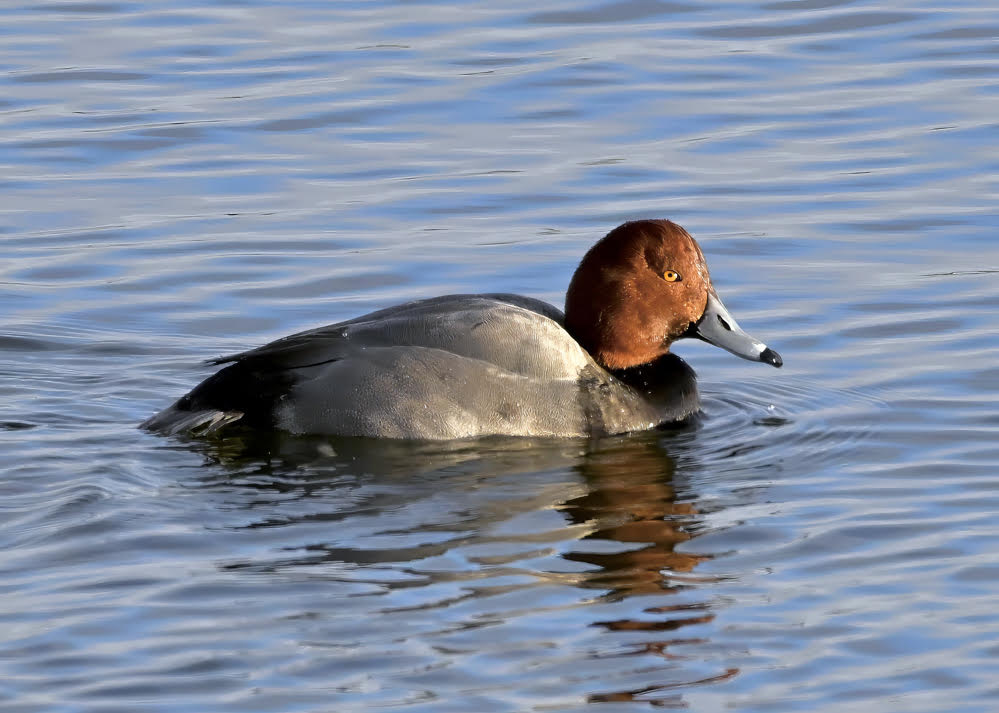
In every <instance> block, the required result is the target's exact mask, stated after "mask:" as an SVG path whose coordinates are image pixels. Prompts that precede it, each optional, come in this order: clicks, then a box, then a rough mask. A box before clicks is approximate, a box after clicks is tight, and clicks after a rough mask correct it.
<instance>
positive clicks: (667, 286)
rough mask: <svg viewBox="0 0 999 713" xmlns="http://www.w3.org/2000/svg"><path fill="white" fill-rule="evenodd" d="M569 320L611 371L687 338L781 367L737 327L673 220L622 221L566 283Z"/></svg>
mask: <svg viewBox="0 0 999 713" xmlns="http://www.w3.org/2000/svg"><path fill="white" fill-rule="evenodd" d="M565 324H566V329H568V331H569V333H570V334H572V336H573V337H574V338H575V339H576V340H577V341H578V342H579V343H580V344H581V345H582V346H583V347H584V348H585V349H586V350H587V351H589V352H590V354H592V355H593V357H594V358H595V359H596V360H597V361H598V362H599V363H600V364H602V365H603V366H604V367H606V368H608V369H626V368H629V367H633V366H638V365H640V364H646V363H648V362H651V361H653V360H655V359H658V358H659V357H661V356H663V355H664V354H666V353H667V352H669V347H670V344H671V343H673V342H674V341H676V340H677V339H682V338H684V337H697V338H699V339H703V340H704V341H706V342H709V343H710V344H714V345H715V346H718V347H721V348H722V349H726V350H728V351H730V352H732V353H733V354H735V355H736V356H740V357H742V358H743V359H749V360H750V361H760V362H764V363H766V364H772V365H773V366H776V367H779V366H781V365H782V364H783V361H782V360H781V358H780V355H779V354H778V353H777V352H775V351H774V350H773V349H770V348H769V347H767V345H766V344H764V343H763V342H761V341H759V340H758V339H755V338H754V337H751V336H750V335H749V334H747V333H746V332H744V331H742V329H740V328H739V325H738V323H737V322H736V321H735V319H734V318H733V317H732V315H731V314H729V312H728V310H727V309H725V305H724V304H722V301H721V300H720V299H719V298H718V295H717V293H715V289H714V287H712V285H711V277H710V275H709V274H708V266H707V263H706V262H705V260H704V254H703V253H702V252H701V248H700V247H699V246H698V245H697V243H696V242H695V241H694V239H693V238H692V237H690V234H689V233H688V232H687V231H686V230H684V229H683V228H681V227H680V226H679V225H677V224H676V223H673V222H671V221H668V220H638V221H634V222H631V223H625V224H624V225H621V226H619V227H617V228H615V229H614V230H612V231H611V232H610V233H608V234H607V235H606V236H605V237H604V238H603V239H602V240H600V242H598V243H597V244H596V245H594V246H593V247H592V248H590V250H589V252H587V253H586V255H585V256H584V257H583V260H582V262H580V263H579V267H578V268H577V269H576V273H575V274H574V275H573V276H572V282H570V283H569V291H568V292H567V293H566V297H565Z"/></svg>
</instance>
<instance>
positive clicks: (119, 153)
mask: <svg viewBox="0 0 999 713" xmlns="http://www.w3.org/2000/svg"><path fill="white" fill-rule="evenodd" d="M0 36H2V42H0V73H2V74H0V82H2V87H3V91H2V92H0V169H2V172H0V188H2V192H0V196H2V198H0V250H2V253H0V254H2V257H3V260H2V261H0V305H2V307H0V395H2V399H0V453H2V454H3V455H2V463H3V466H2V477H0V592H2V594H3V596H2V597H0V707H3V708H4V709H5V710H11V711H74V712H76V711H86V712H93V713H97V712H98V711H100V712H101V713H107V712H111V711H136V710H150V711H171V712H173V711H192V713H194V712H196V713H211V712H213V711H239V712H240V713H245V712H247V711H282V712H289V711H352V710H358V711H359V710H378V709H381V708H393V709H399V710H404V711H412V712H414V713H415V712H416V711H428V712H429V711H433V712H434V713H437V712H439V711H440V712H446V711H455V712H457V713H468V711H481V712H483V713H485V712H488V711H516V712H520V711H579V710H598V711H608V712H610V711H619V710H620V711H634V710H645V709H648V708H649V707H658V708H666V709H671V708H678V709H683V708H686V709H689V710H693V711H699V712H700V711H731V710H737V711H747V712H749V711H760V712H763V711H766V712H767V713H773V712H776V711H808V712H810V713H814V712H819V711H830V712H832V711H837V712H838V711H842V710H843V709H844V708H849V709H850V710H851V711H855V712H858V713H859V712H860V711H871V712H875V711H876V712H878V713H880V712H882V711H893V712H894V713H909V712H913V713H915V712H926V713H939V712H940V711H944V710H946V711H948V712H950V713H957V712H960V713H972V712H979V711H982V712H984V711H991V710H994V709H995V708H996V706H997V700H999V684H997V682H996V677H995V670H996V668H995V660H996V657H997V655H999V645H997V643H996V642H997V641H999V620H997V618H996V615H995V612H996V610H997V608H999V594H997V587H996V581H997V580H999V566H997V564H996V557H995V552H996V550H997V544H999V543H997V540H999V525H997V523H996V517H995V513H996V512H997V510H999V476H997V472H996V463H997V461H999V446H997V445H996V443H997V436H999V400H997V397H996V392H997V389H996V387H997V384H999V319H997V317H996V315H997V314H999V310H997V307H999V241H997V238H996V233H997V227H999V220H997V217H996V201H997V195H999V191H997V180H996V175H997V173H999V152H997V150H996V146H997V145H999V141H997V139H999V136H997V120H996V117H997V116H999V81H997V80H999V11H997V10H995V9H992V8H990V7H987V6H983V5H981V4H980V3H973V2H970V1H969V0H964V1H962V0H956V1H954V2H945V3H942V4H941V3H930V2H919V1H918V0H917V1H916V2H910V3H905V4H897V5H892V4H888V5H885V4H878V3H873V2H863V1H861V2H839V1H835V0H834V1H832V2H808V1H801V2H799V1H794V0H792V1H790V2H765V3H759V2H742V1H733V2H727V3H721V4H715V5H712V6H711V7H708V6H701V5H699V4H695V3H684V2H665V1H663V2H660V1H655V0H649V1H647V0H623V1H622V2H595V3H591V4H587V3H570V2H561V3H559V2H555V3H548V4H545V5H538V4H537V3H535V4H530V3H517V2H513V3H502V4H497V3H486V2H468V3H452V4H443V3H438V4H428V3H419V2H405V3H400V2H388V1H383V0H375V1H373V2H363V3H362V2H358V3H315V2H308V1H307V0H299V1H292V2H285V3H280V4H268V3H262V2H252V1H251V2H238V3H237V2H223V1H222V0H219V1H217V2H203V3H195V2H187V3H183V2H182V3H175V2H174V3H166V2H146V3H135V2H107V3H105V2H58V3H22V4H17V3H14V4H7V5H6V6H4V7H3V8H2V9H0ZM644 217H668V218H672V219H673V220H676V221H677V222H679V223H681V224H682V225H684V226H685V227H686V228H688V229H689V230H690V231H691V232H692V233H693V234H694V235H695V236H696V237H697V238H698V239H699V240H700V242H701V244H702V246H703V248H704V250H705V252H706V254H707V257H708V260H709V264H710V265H711V268H712V274H713V277H714V281H715V284H716V286H717V287H718V289H719V292H720V294H721V295H722V296H723V298H724V299H725V301H726V304H727V305H728V307H729V308H730V309H731V310H732V311H733V313H734V314H735V315H736V316H737V318H738V319H739V320H740V322H741V323H742V324H743V326H745V327H746V328H747V329H749V330H750V331H751V332H752V333H754V334H757V335H759V336H760V337H762V338H764V339H766V340H767V341H768V343H770V344H771V345H772V346H773V347H774V348H775V349H777V350H779V351H780V352H781V353H782V355H783V356H784V358H785V364H786V365H785V367H784V369H782V370H781V371H779V372H778V371H775V370H773V369H769V368H765V367H763V366H761V365H754V364H749V363H747V362H744V361H741V360H738V359H735V358H734V357H732V356H731V355H729V354H726V353H724V352H721V351H720V350H717V349H712V348H710V347H708V346H706V345H702V344H699V343H683V344H681V345H679V346H678V348H677V351H678V352H679V353H681V354H682V355H683V356H684V357H685V358H686V359H687V360H688V361H689V362H690V363H691V364H692V365H693V366H694V367H695V368H696V369H697V371H698V372H699V374H700V377H701V389H702V392H703V394H704V397H705V398H704V401H705V403H704V413H703V415H702V417H701V418H700V419H699V420H698V421H697V422H696V423H695V424H692V425H690V426H687V427H684V428H680V429H674V430H667V431H658V432H652V433H645V434H635V435H630V436H622V437H616V438H608V439H600V440H595V441H571V440H570V441H532V440H529V439H512V440H504V439H485V440H482V441H474V442H459V443H454V444H437V445H426V444H423V445H421V444H405V443H394V444H385V443H375V442H371V441H364V440H351V439H333V440H329V439H326V440H317V439H308V438H305V439H294V438H287V437H279V436H275V437H274V438H255V439H242V440H241V439H238V438H232V439H227V440H225V441H221V442H216V443H200V442H191V441H183V440H176V439H165V438H160V437H155V436H152V435H149V434H146V433H143V432H141V431H139V430H137V429H136V428H135V425H136V424H137V423H139V422H140V421H141V420H142V419H144V418H145V417H147V416H148V415H149V414H151V413H153V412H154V411H155V410H157V409H159V408H161V407H163V406H164V405H166V404H167V403H169V402H170V401H171V400H172V399H173V398H176V397H177V396H179V395H180V394H182V393H183V392H184V391H186V390H187V389H189V388H190V387H191V386H192V385H193V384H195V383H196V382H198V381H199V380H200V379H202V378H204V377H205V376H206V375H208V374H209V373H211V370H210V368H208V367H205V366H204V365H203V364H202V361H203V360H204V359H207V358H211V357H213V356H218V355H220V354H224V353H231V352H234V351H238V350H241V349H245V348H248V347H252V346H255V345H258V344H260V343H263V342H264V341H266V340H269V339H273V338H276V337H279V336H282V335H284V334H287V333H290V332H292V331H295V330H299V329H305V328H308V327H312V326H318V325H321V324H326V323H330V322H334V321H337V320H341V319H346V318H349V317H353V316H356V315H358V314H361V313H363V312H364V311H367V310H371V309H376V308H379V307H384V306H388V305H391V304H394V303H396V302H400V301H403V300H407V299H416V298H420V297H428V296H433V295H437V294H444V293H453V292H475V291H509V292H520V293H522V294H527V295H530V296H534V297H539V298H542V299H546V300H548V301H551V302H552V303H554V304H558V305H560V304H561V300H562V297H563V295H564V290H565V287H566V285H567V284H568V280H569V277H570V276H571V273H572V270H573V268H574V266H575V264H576V262H577V261H578V259H579V257H580V256H581V255H582V253H583V252H584V251H585V250H586V249H587V247H589V245H591V244H592V243H593V242H594V241H595V240H596V239H597V238H599V237H600V236H601V235H603V234H604V233H605V232H607V231H608V230H609V229H610V228H612V227H613V226H614V225H616V224H618V223H620V222H622V221H623V220H627V219H633V218H644Z"/></svg>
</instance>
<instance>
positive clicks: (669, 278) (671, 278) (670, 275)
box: [663, 270, 683, 282]
mask: <svg viewBox="0 0 999 713" xmlns="http://www.w3.org/2000/svg"><path fill="white" fill-rule="evenodd" d="M663 279H664V280H666V282H679V281H680V280H682V279H683V278H682V277H680V273H679V272H676V271H675V270H667V271H666V272H664V273H663Z"/></svg>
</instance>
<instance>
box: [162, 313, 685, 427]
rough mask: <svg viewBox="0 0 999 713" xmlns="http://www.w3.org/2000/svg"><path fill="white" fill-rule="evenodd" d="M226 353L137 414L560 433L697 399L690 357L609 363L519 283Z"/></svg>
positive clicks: (220, 422) (624, 421)
mask: <svg viewBox="0 0 999 713" xmlns="http://www.w3.org/2000/svg"><path fill="white" fill-rule="evenodd" d="M227 362H232V364H231V365H230V366H228V367H226V368H225V369H223V370H221V371H219V372H218V373H217V374H215V375H214V376H212V377H210V378H208V379H207V380H205V381H204V382H203V383H202V384H200V385H199V386H198V387H197V388H195V389H194V390H193V391H191V393H190V394H188V395H187V396H185V397H184V398H182V399H180V400H179V401H178V402H177V403H176V404H174V405H173V406H171V407H170V408H168V409H166V410H164V411H162V412H161V413H159V414H157V415H156V416H154V417H153V418H151V419H149V420H148V421H147V422H146V423H145V424H144V425H145V426H146V427H148V428H151V429H153V430H159V431H165V432H170V433H177V432H184V431H195V432H200V431H211V430H217V429H218V428H220V427H222V426H225V425H227V424H229V423H233V422H237V421H238V422H241V423H243V424H244V425H250V426H256V427H262V428H278V429H281V430H285V431H289V432H292V433H320V434H337V435H350V436H374V437H383V438H420V439H434V440H441V439H452V438H467V437H471V436H483V435H491V434H503V435H519V436H527V435H530V436H558V437H569V436H590V435H601V434H608V433H622V432H625V431H635V430H642V429H647V428H650V427H652V426H655V425H656V424H659V423H663V422H664V421H669V422H672V421H679V420H682V419H684V418H686V417H688V416H689V415H691V414H692V413H694V412H695V411H696V410H697V407H698V398H697V386H696V382H695V380H694V378H693V370H691V369H690V367H688V366H687V365H686V364H685V363H684V362H683V361H682V360H681V359H680V358H679V357H675V356H672V355H670V356H669V357H667V358H665V359H663V360H660V362H661V363H657V364H656V365H655V367H654V368H653V367H651V366H650V367H648V368H646V369H645V370H642V371H641V372H640V371H639V370H626V371H622V372H619V374H618V375H617V376H615V375H614V374H613V373H611V372H609V371H607V370H606V369H604V368H602V367H601V366H600V365H599V364H597V362H596V361H594V359H593V357H591V356H590V355H589V354H588V353H587V352H586V350H584V349H583V348H582V347H581V346H580V345H579V343H578V342H577V341H576V340H575V339H573V338H572V337H571V336H570V335H569V333H568V332H566V331H565V328H564V327H563V317H562V313H561V312H560V311H559V310H557V309H555V308H554V307H552V306H551V305H549V304H547V303H545V302H541V301H539V300H534V299H530V298H526V297H520V296H518V295H504V294H496V295H448V296H445V297H435V298H433V299H428V300H421V301H419V302H410V303H408V304H403V305H398V306H396V307H390V308H388V309H384V310H380V311H378V312H373V313H371V314H368V315H365V316H363V317H358V318H356V319H352V320H349V321H347V322H341V323H340V324H334V325H330V326H328V327H321V328H319V329H315V330H311V331H308V332H302V333H300V334H295V335H292V336H290V337H285V338H284V339H280V340H278V341H276V342H272V343H271V344H268V345H266V346H263V347H260V348H258V349H254V350H252V351H248V352H244V353H242V354H236V355H233V356H230V357H223V358H222V359H219V360H217V363H227ZM653 372H654V373H655V378H651V377H650V374H652V373H653ZM643 377H644V379H645V381H644V383H643V381H642V378H643ZM250 384H252V388H251V389H248V388H247V385H250Z"/></svg>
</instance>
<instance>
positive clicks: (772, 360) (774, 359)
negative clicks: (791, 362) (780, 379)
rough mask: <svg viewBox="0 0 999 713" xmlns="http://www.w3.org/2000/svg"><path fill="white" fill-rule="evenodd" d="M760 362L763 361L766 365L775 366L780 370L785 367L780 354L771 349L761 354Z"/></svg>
mask: <svg viewBox="0 0 999 713" xmlns="http://www.w3.org/2000/svg"><path fill="white" fill-rule="evenodd" d="M760 361H762V362H763V363H764V364H773V365H774V366H776V367H777V368H778V369H780V368H781V367H782V366H784V360H783V359H781V358H780V354H778V353H777V352H775V351H774V350H773V349H771V348H770V347H767V348H766V349H764V350H763V352H762V353H761V354H760Z"/></svg>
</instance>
